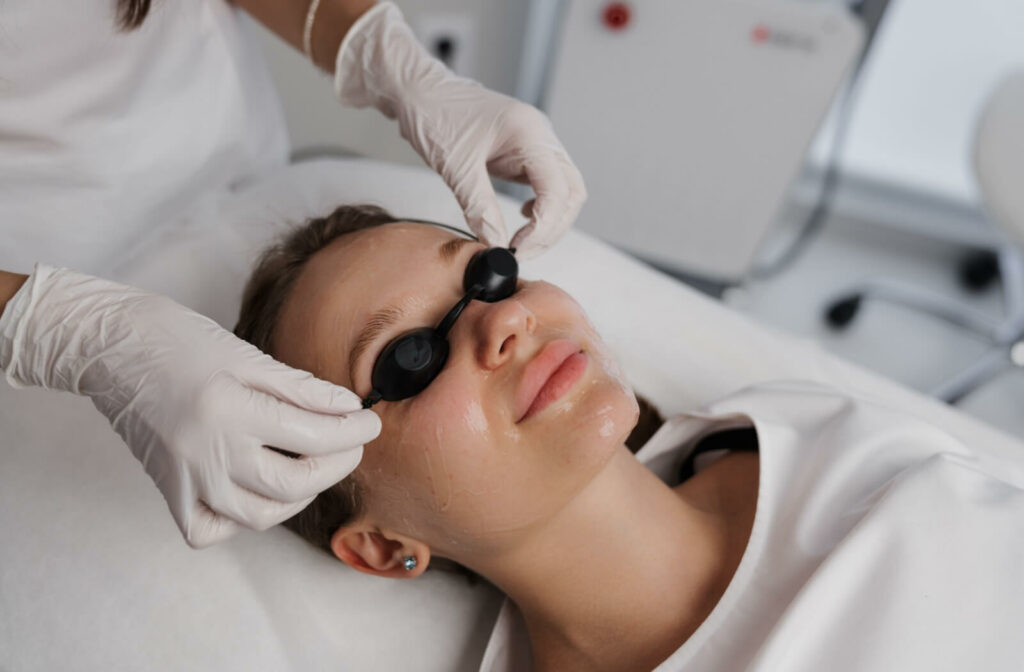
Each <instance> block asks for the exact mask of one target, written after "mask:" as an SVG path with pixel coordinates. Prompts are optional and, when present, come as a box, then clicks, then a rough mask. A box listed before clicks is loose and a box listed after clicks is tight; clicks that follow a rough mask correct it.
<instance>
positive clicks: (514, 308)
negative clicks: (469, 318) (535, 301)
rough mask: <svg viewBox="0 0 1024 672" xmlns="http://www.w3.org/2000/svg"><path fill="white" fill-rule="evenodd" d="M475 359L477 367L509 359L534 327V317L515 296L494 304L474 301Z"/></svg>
mask: <svg viewBox="0 0 1024 672" xmlns="http://www.w3.org/2000/svg"><path fill="white" fill-rule="evenodd" d="M473 303H474V304H476V305H475V306H474V308H476V309H477V315H476V319H475V320H473V330H474V331H475V332H476V333H475V334H474V336H475V339H474V341H475V348H476V358H477V361H478V362H479V364H480V366H481V367H483V368H484V369H487V370H494V369H497V368H499V367H501V366H502V365H503V364H505V363H506V362H508V361H509V360H511V359H512V358H514V357H515V355H516V350H517V349H518V348H521V347H523V344H524V342H525V340H526V337H527V336H529V335H531V334H532V333H533V332H534V329H536V328H537V318H536V316H535V315H534V314H533V313H532V312H530V309H529V308H527V307H526V306H525V305H524V304H523V302H522V301H520V300H519V298H518V297H514V296H513V297H509V298H507V299H503V300H501V301H497V302H495V303H484V302H482V301H474V302H473Z"/></svg>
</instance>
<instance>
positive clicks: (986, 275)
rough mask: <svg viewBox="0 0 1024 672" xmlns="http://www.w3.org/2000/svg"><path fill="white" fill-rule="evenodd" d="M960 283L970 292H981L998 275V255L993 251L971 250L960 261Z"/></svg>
mask: <svg viewBox="0 0 1024 672" xmlns="http://www.w3.org/2000/svg"><path fill="white" fill-rule="evenodd" d="M959 277H960V285H961V286H962V287H963V288H964V289H966V290H968V291H971V292H983V291H985V290H986V289H988V288H989V286H990V285H991V284H992V283H993V282H994V281H995V279H996V278H998V277H999V256H998V255H996V253H995V252H990V251H988V250H981V251H978V252H972V253H971V254H969V255H967V256H966V257H964V258H963V260H961V262H960V271H959Z"/></svg>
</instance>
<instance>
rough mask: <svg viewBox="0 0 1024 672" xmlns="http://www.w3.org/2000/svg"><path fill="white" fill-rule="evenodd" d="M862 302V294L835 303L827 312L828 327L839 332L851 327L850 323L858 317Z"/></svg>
mask: <svg viewBox="0 0 1024 672" xmlns="http://www.w3.org/2000/svg"><path fill="white" fill-rule="evenodd" d="M860 300H861V295H860V294H853V295H851V296H848V297H846V298H845V299H839V300H838V301H835V302H833V303H832V305H831V306H829V307H828V310H826V311H825V321H826V322H828V326H830V327H832V328H833V329H837V330H838V329H845V328H846V327H848V326H850V322H852V321H853V318H855V317H857V311H858V310H860Z"/></svg>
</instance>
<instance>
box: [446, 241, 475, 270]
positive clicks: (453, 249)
mask: <svg viewBox="0 0 1024 672" xmlns="http://www.w3.org/2000/svg"><path fill="white" fill-rule="evenodd" d="M475 242H477V241H475V240H473V239H472V238H452V239H451V240H448V241H447V242H445V243H444V245H442V246H441V247H440V248H438V250H437V254H438V257H440V258H441V261H442V262H444V263H445V264H448V265H449V266H450V265H451V263H452V259H454V258H455V257H456V255H458V253H459V250H461V249H462V246H463V245H465V244H466V243H475Z"/></svg>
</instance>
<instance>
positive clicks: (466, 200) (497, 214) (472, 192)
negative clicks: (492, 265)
mask: <svg viewBox="0 0 1024 672" xmlns="http://www.w3.org/2000/svg"><path fill="white" fill-rule="evenodd" d="M449 186H450V187H451V189H452V191H453V192H454V193H455V198H456V199H457V200H458V201H459V205H460V206H462V212H463V213H465V215H466V224H468V225H469V230H470V231H472V232H473V233H475V234H476V235H477V237H478V238H480V241H481V242H483V243H486V244H487V245H490V246H491V247H508V231H507V230H506V228H505V219H504V217H502V216H501V208H500V207H498V197H497V195H496V194H495V193H494V187H493V186H491V178H490V176H489V175H488V174H487V167H486V166H484V165H480V166H477V167H475V168H473V169H472V170H470V171H469V172H468V174H466V175H464V176H462V177H461V179H459V180H457V181H455V182H454V184H449Z"/></svg>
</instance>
